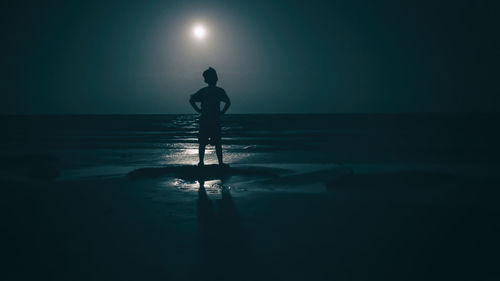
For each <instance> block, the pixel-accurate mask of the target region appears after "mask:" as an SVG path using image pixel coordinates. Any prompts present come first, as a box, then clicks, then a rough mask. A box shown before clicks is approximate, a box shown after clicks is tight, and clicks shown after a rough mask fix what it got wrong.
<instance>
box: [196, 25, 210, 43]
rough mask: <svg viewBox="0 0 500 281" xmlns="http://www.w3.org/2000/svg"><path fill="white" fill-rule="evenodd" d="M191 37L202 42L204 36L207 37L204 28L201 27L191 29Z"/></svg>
mask: <svg viewBox="0 0 500 281" xmlns="http://www.w3.org/2000/svg"><path fill="white" fill-rule="evenodd" d="M193 36H194V37H195V38H196V39H199V40H202V39H204V38H205V36H207V30H206V29H205V27H204V26H203V25H200V24H198V25H195V26H194V27H193Z"/></svg>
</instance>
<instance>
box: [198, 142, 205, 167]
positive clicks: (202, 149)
mask: <svg viewBox="0 0 500 281" xmlns="http://www.w3.org/2000/svg"><path fill="white" fill-rule="evenodd" d="M198 157H199V158H200V162H199V163H198V165H199V166H203V165H205V162H203V159H204V158H205V144H201V143H200V146H199V148H198Z"/></svg>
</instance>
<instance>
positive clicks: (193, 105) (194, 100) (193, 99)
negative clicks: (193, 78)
mask: <svg viewBox="0 0 500 281" xmlns="http://www.w3.org/2000/svg"><path fill="white" fill-rule="evenodd" d="M196 102H199V100H198V99H197V94H193V95H191V98H190V99H189V103H190V104H191V106H192V107H193V108H194V110H195V111H196V112H198V113H200V114H201V108H199V107H198V105H197V104H196Z"/></svg>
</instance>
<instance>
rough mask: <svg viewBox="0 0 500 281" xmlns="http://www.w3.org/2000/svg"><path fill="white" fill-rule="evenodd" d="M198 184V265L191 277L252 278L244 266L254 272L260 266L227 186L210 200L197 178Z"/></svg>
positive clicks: (216, 278) (214, 278)
mask: <svg viewBox="0 0 500 281" xmlns="http://www.w3.org/2000/svg"><path fill="white" fill-rule="evenodd" d="M198 183H199V184H200V188H199V190H198V200H197V217H198V223H199V228H200V237H199V238H200V264H199V265H198V271H197V274H196V278H194V279H195V280H198V279H199V280H234V279H235V278H236V277H237V278H236V279H239V280H256V279H254V277H255V276H253V274H252V272H250V273H249V272H248V271H249V270H248V269H249V268H252V269H253V270H254V271H258V270H259V269H260V267H261V266H259V265H258V262H257V259H256V257H255V253H254V252H253V249H252V247H251V243H250V241H249V239H248V237H247V235H246V233H245V231H244V230H243V228H242V226H241V223H240V217H239V215H238V211H237V209H236V206H235V204H234V202H233V199H232V196H231V193H230V189H229V188H228V187H227V186H224V185H223V186H222V189H221V197H220V199H215V200H210V198H209V196H208V195H207V192H206V189H205V186H204V183H205V182H204V180H203V179H199V180H198ZM222 183H224V181H222ZM214 203H215V204H214ZM216 268H217V270H214V269H216ZM242 272H245V273H244V274H242Z"/></svg>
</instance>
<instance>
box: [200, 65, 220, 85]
mask: <svg viewBox="0 0 500 281" xmlns="http://www.w3.org/2000/svg"><path fill="white" fill-rule="evenodd" d="M203 78H205V83H207V84H208V85H210V86H215V84H217V80H219V78H218V77H217V72H215V69H213V68H211V67H209V68H208V69H207V70H205V71H203Z"/></svg>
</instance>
